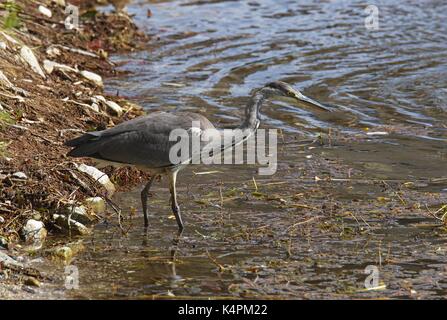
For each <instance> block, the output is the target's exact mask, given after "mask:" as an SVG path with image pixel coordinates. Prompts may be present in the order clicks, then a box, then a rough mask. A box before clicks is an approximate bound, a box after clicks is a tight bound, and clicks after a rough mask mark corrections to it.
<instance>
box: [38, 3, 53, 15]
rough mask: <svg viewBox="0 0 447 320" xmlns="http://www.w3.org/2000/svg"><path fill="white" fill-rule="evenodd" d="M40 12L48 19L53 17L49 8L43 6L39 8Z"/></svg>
mask: <svg viewBox="0 0 447 320" xmlns="http://www.w3.org/2000/svg"><path fill="white" fill-rule="evenodd" d="M38 10H39V12H40V13H41V14H43V15H44V16H47V17H48V18H51V16H52V15H53V14H52V13H51V10H50V9H48V8H47V7H44V6H42V5H40V6H39V8H38Z"/></svg>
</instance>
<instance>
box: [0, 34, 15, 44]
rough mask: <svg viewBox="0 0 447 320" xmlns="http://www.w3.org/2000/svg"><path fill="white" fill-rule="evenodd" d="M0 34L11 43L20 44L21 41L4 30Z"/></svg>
mask: <svg viewBox="0 0 447 320" xmlns="http://www.w3.org/2000/svg"><path fill="white" fill-rule="evenodd" d="M0 34H1V35H2V36H3V37H4V38H5V39H6V40H7V41H8V42H10V43H12V44H14V45H19V43H18V42H17V41H16V40H15V39H14V38H13V37H11V36H10V35H8V34H6V33H5V32H3V31H0Z"/></svg>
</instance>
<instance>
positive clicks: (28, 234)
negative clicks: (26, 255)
mask: <svg viewBox="0 0 447 320" xmlns="http://www.w3.org/2000/svg"><path fill="white" fill-rule="evenodd" d="M22 235H23V237H24V239H25V241H26V242H39V243H42V242H43V241H44V240H45V238H46V236H47V230H46V229H45V225H44V224H43V222H42V221H37V220H34V219H30V220H28V221H27V222H26V224H25V226H23V228H22Z"/></svg>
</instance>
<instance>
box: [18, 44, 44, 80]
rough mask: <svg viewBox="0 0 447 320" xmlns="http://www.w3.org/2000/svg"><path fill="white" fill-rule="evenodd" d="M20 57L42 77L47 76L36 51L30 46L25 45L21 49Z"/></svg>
mask: <svg viewBox="0 0 447 320" xmlns="http://www.w3.org/2000/svg"><path fill="white" fill-rule="evenodd" d="M20 57H22V59H23V60H24V61H25V62H26V63H27V64H28V65H29V66H30V67H31V69H32V70H33V71H34V72H35V73H37V74H38V75H40V76H41V77H42V78H44V79H45V78H46V76H45V74H44V73H43V70H42V68H41V67H40V65H39V62H38V61H37V58H36V56H35V55H34V52H33V51H32V50H31V49H30V48H28V47H27V46H23V47H22V48H21V49H20Z"/></svg>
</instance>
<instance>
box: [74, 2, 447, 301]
mask: <svg viewBox="0 0 447 320" xmlns="http://www.w3.org/2000/svg"><path fill="white" fill-rule="evenodd" d="M375 3H376V5H377V7H378V9H379V29H378V30H369V29H368V28H366V27H365V18H366V16H367V13H365V11H364V10H365V8H366V4H365V2H364V1H341V0H340V1H269V0H263V1H261V0H258V1H211V0H210V1H191V0H189V1H139V2H137V3H134V4H132V5H130V6H128V11H129V13H131V14H134V15H135V20H136V21H137V23H138V24H139V25H140V26H141V27H142V28H143V29H144V30H145V31H147V32H148V33H150V34H155V36H154V38H153V40H152V45H153V49H152V50H149V51H144V52H138V53H134V54H130V55H125V56H119V57H115V60H116V61H118V62H122V63H124V65H123V67H122V69H123V70H127V71H130V72H131V75H129V76H128V77H121V78H118V79H111V80H110V81H109V83H108V88H110V91H111V92H115V91H116V90H119V91H120V94H122V95H125V96H127V97H129V98H131V99H132V100H134V101H136V102H138V103H140V104H141V105H143V106H144V107H145V108H147V110H148V111H154V110H193V111H197V112H201V113H203V114H205V115H207V116H208V117H209V118H210V119H211V120H212V121H213V122H215V123H217V124H220V125H222V126H227V125H230V124H237V123H238V122H239V117H240V116H241V115H242V114H243V112H242V110H243V107H244V106H245V103H246V101H247V97H248V96H249V94H250V92H251V90H252V89H254V88H258V87H260V86H262V85H263V84H265V83H267V82H268V81H271V80H283V81H286V82H288V83H290V84H293V85H294V86H295V87H296V88H298V89H300V90H302V91H303V92H304V93H305V94H306V95H308V96H311V97H313V98H315V99H317V100H319V101H321V102H324V103H326V104H329V105H332V106H334V108H335V109H336V112H334V113H332V114H322V113H315V112H311V111H310V110H304V109H299V108H298V107H297V106H294V105H290V104H288V103H287V102H284V101H282V102H281V101H272V102H269V103H267V104H266V105H265V106H264V107H263V110H262V113H263V116H264V121H263V127H265V128H279V129H282V133H283V136H282V138H281V139H279V142H280V146H279V149H280V150H279V155H278V162H279V164H278V172H277V173H276V174H275V175H274V176H272V177H261V176H257V175H256V167H254V166H248V167H245V166H217V167H200V166H199V167H193V168H190V169H186V170H185V171H184V172H183V173H181V174H180V178H179V183H178V184H179V193H180V203H181V206H182V209H183V214H184V218H185V220H186V222H187V228H186V231H185V233H184V234H183V235H182V237H181V238H180V240H179V242H178V243H173V239H175V230H176V227H175V220H173V219H172V217H169V215H170V213H169V206H168V203H167V201H168V192H167V190H166V186H165V184H161V185H160V184H158V185H156V187H155V188H154V197H153V198H151V200H150V203H151V205H150V207H151V228H150V230H149V232H148V234H147V235H144V234H143V232H142V226H141V222H142V221H141V220H142V219H141V212H140V204H139V193H138V192H139V190H135V192H131V193H126V194H120V195H118V196H117V198H116V201H117V202H118V203H119V204H120V205H121V206H122V207H123V209H124V215H125V216H126V217H127V216H128V215H129V213H130V212H131V210H130V209H129V208H130V207H134V208H136V209H137V214H136V217H133V218H129V219H127V220H126V221H125V225H126V226H127V227H128V228H130V229H129V230H130V231H129V234H128V235H127V236H122V235H121V234H120V232H119V231H118V229H117V228H116V226H111V225H107V224H101V225H99V226H98V227H97V229H98V230H97V232H96V233H95V235H94V237H93V238H92V239H89V240H88V241H87V243H88V245H87V249H86V252H85V253H83V254H81V255H80V256H79V257H78V258H77V259H76V260H75V261H74V262H73V264H74V265H76V266H78V267H79V268H80V274H81V278H80V289H79V290H77V291H74V292H71V293H67V296H69V297H84V298H85V297H109V298H111V297H113V298H116V297H129V296H131V297H137V298H153V297H174V296H175V297H182V296H194V297H208V296H218V297H242V298H243V297H264V298H322V297H323V298H349V297H355V298H362V297H385V298H396V297H397V298H446V297H447V282H446V280H445V279H446V274H447V269H446V262H447V256H446V254H447V246H446V240H447V236H446V231H445V229H442V228H441V227H440V225H441V224H442V223H441V222H440V221H438V220H436V219H434V218H433V216H432V215H431V214H430V212H436V211H437V210H439V209H440V208H441V207H442V205H444V204H447V169H446V160H447V121H446V120H447V24H446V23H445V21H446V18H447V15H446V12H447V3H446V2H445V1H406V2H405V4H404V3H403V2H401V1H376V2H375ZM149 8H150V10H151V11H152V14H153V16H152V18H149V19H148V18H147V9H149ZM377 132H379V133H380V134H379V133H377ZM318 137H321V139H319V141H321V142H322V143H323V144H320V143H312V141H313V140H314V139H316V138H318ZM210 170H213V171H218V172H215V173H212V174H206V175H196V174H195V173H194V172H203V171H210ZM253 177H254V179H255V180H256V186H255V184H254V182H253ZM256 187H257V190H256ZM439 213H442V211H439V212H438V214H439ZM110 221H111V222H112V223H113V224H115V220H114V219H112V220H110ZM219 265H222V266H223V267H224V268H223V269H222V270H219ZM368 265H374V266H377V268H378V269H379V270H380V280H379V284H380V285H381V286H382V285H385V286H386V289H381V290H372V291H365V286H364V281H365V278H366V276H367V275H366V274H365V273H364V269H365V267H366V266H368Z"/></svg>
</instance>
